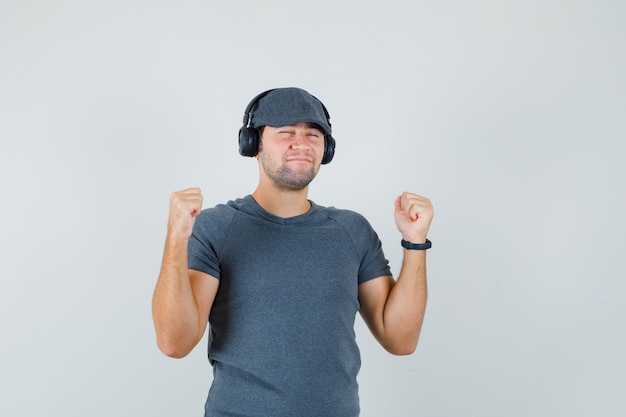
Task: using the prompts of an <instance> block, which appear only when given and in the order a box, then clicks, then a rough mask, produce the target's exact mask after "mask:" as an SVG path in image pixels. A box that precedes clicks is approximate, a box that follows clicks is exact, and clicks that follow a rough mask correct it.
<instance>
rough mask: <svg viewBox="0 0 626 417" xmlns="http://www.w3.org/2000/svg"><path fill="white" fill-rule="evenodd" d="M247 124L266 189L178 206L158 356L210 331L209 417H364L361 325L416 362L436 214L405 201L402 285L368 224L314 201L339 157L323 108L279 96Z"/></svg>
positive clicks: (291, 91) (164, 270)
mask: <svg viewBox="0 0 626 417" xmlns="http://www.w3.org/2000/svg"><path fill="white" fill-rule="evenodd" d="M245 113H246V114H245V116H244V126H243V127H242V128H241V130H240V137H239V141H240V153H241V154H242V155H246V156H255V157H256V159H257V160H258V163H259V183H258V186H257V188H256V190H255V191H254V192H253V193H252V194H251V195H248V196H246V197H243V198H240V199H237V200H234V201H230V202H228V203H227V204H223V205H218V206H216V207H213V208H210V209H205V210H202V209H201V208H202V194H201V192H200V190H199V189H198V188H190V189H186V190H182V191H178V192H175V193H173V194H172V195H171V198H170V215H169V220H168V229H167V237H166V245H165V250H164V255H163V263H162V267H161V272H160V274H159V279H158V282H157V284H156V289H155V292H154V298H153V306H152V307H153V318H154V324H155V328H156V335H157V344H158V346H159V348H160V349H161V350H162V351H163V352H164V353H165V354H166V355H168V356H171V357H177V358H180V357H183V356H185V355H187V354H188V353H189V352H190V351H191V350H192V349H193V348H194V346H196V344H197V343H198V342H199V341H200V339H201V338H202V336H203V334H204V332H205V329H206V325H207V321H208V322H209V323H210V326H209V352H208V356H209V361H210V362H211V364H212V366H213V374H214V378H213V383H212V386H211V389H210V391H209V395H208V399H207V402H206V406H205V413H206V414H205V416H207V417H208V416H255V417H269V416H271V417H281V416H285V417H287V416H288V417H296V416H297V417H306V416H315V417H320V416H324V417H352V416H358V415H359V398H358V386H357V381H356V377H357V373H358V371H359V368H360V356H359V350H358V347H357V345H356V342H355V334H354V320H355V316H356V313H357V311H358V312H360V314H361V316H362V317H363V319H364V321H365V322H366V323H367V325H368V327H369V329H370V330H371V332H372V334H373V335H374V337H375V338H376V339H377V340H378V342H379V343H380V344H381V345H382V346H383V347H384V348H385V349H386V350H388V351H389V352H391V353H393V354H397V355H406V354H411V353H412V352H413V351H414V350H415V348H416V345H417V342H418V338H419V334H420V330H421V327H422V321H423V318H424V311H425V307H426V295H427V290H426V249H428V248H429V247H430V241H429V240H428V239H426V236H427V233H428V229H429V227H430V222H431V220H432V217H433V208H432V205H431V203H430V201H429V200H428V199H427V198H424V197H421V196H418V195H416V194H412V193H408V192H404V193H402V194H401V195H400V196H398V197H397V199H396V200H395V222H396V225H397V227H398V230H399V231H400V234H401V235H402V246H404V247H405V249H404V260H403V264H402V269H401V272H400V274H399V277H398V279H397V281H396V280H394V278H393V277H392V276H391V273H390V269H389V266H388V262H387V260H386V259H385V256H384V254H383V252H382V249H381V243H380V241H379V239H378V237H377V235H376V233H375V232H374V230H373V229H372V228H371V226H370V225H369V223H368V222H367V221H366V220H365V219H364V218H363V217H362V216H361V215H359V214H357V213H355V212H352V211H348V210H339V209H335V208H327V207H322V206H319V205H317V204H315V203H314V202H312V201H310V200H308V198H307V196H308V186H309V183H310V182H311V181H312V180H313V178H315V175H316V174H317V172H318V170H319V168H320V165H321V164H324V163H328V162H330V160H332V157H333V155H334V150H335V140H334V139H333V137H332V136H331V133H332V132H331V124H330V121H329V116H328V112H327V110H326V108H325V107H324V105H323V104H322V103H321V102H320V101H319V100H317V99H316V98H315V97H313V96H311V95H310V94H309V93H308V92H306V91H304V90H301V89H298V88H279V89H275V90H269V91H266V92H264V93H261V94H259V95H258V96H257V97H255V98H254V99H253V100H252V101H251V102H250V104H249V105H248V107H247V108H246V111H245Z"/></svg>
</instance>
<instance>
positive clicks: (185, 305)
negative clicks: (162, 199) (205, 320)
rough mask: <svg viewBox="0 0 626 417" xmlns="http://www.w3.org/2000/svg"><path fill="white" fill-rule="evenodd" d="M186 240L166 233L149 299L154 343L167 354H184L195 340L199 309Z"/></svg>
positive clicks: (175, 355)
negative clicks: (156, 278)
mask: <svg viewBox="0 0 626 417" xmlns="http://www.w3.org/2000/svg"><path fill="white" fill-rule="evenodd" d="M187 247H188V245H187V240H186V239H175V238H172V237H170V236H169V235H168V237H167V239H166V244H165V250H164V253H163V261H162V264H161V271H160V273H159V278H158V281H157V284H156V287H155V290H154V295H153V299H152V317H153V320H154V326H155V330H156V335H157V345H158V346H159V348H160V349H161V350H162V351H163V352H164V353H165V354H167V355H168V356H174V357H181V356H185V355H186V354H187V353H189V351H191V349H192V348H193V347H194V346H195V344H196V343H197V341H198V339H199V337H201V336H200V335H198V333H199V331H200V330H199V329H200V326H199V321H198V320H199V319H198V308H197V305H196V302H195V299H194V295H193V291H192V287H191V282H190V279H189V270H188V263H187Z"/></svg>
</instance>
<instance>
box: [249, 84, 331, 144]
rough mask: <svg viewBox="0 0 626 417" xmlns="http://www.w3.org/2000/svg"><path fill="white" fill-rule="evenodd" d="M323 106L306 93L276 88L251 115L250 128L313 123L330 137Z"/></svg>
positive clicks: (292, 88) (295, 89)
mask: <svg viewBox="0 0 626 417" xmlns="http://www.w3.org/2000/svg"><path fill="white" fill-rule="evenodd" d="M327 114H328V113H327V112H326V111H325V108H324V105H323V104H322V102H321V101H319V100H318V99H317V98H315V97H314V96H312V95H311V94H309V93H308V92H306V91H304V90H302V89H300V88H295V87H288V88H277V89H275V90H273V91H270V92H269V93H267V95H265V96H263V97H262V98H261V99H260V100H259V102H258V105H257V107H256V110H254V111H253V113H252V121H251V126H252V127H255V128H258V127H261V126H272V127H280V126H291V125H293V124H296V123H302V122H308V123H315V124H318V125H320V126H321V127H322V129H323V130H324V133H326V134H327V135H330V134H331V133H332V129H331V127H330V121H329V119H328V116H327Z"/></svg>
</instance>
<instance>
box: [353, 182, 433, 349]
mask: <svg viewBox="0 0 626 417" xmlns="http://www.w3.org/2000/svg"><path fill="white" fill-rule="evenodd" d="M394 216H395V221H396V225H397V227H398V230H399V231H400V233H401V234H402V239H404V240H406V241H408V242H410V243H416V244H419V243H425V242H426V235H427V234H428V229H429V227H430V222H431V221H432V218H433V207H432V204H431V202H430V200H428V199H427V198H425V197H421V196H419V195H417V194H411V193H407V192H405V193H403V194H402V195H401V196H399V197H398V198H397V199H396V202H395V214H394ZM427 295H428V291H427V285H426V251H425V250H411V249H404V260H403V262H402V269H401V271H400V274H399V276H398V280H397V281H394V279H393V277H391V276H384V277H379V278H377V279H373V280H370V281H368V282H366V283H364V284H361V285H360V286H359V301H360V303H361V310H360V313H361V316H362V317H363V319H364V321H365V323H366V324H367V326H368V327H369V329H370V330H371V332H372V334H373V335H374V337H375V338H376V339H377V340H378V342H379V343H380V344H381V345H382V346H383V347H384V348H385V349H386V350H387V351H389V352H390V353H393V354H396V355H408V354H411V353H413V352H414V351H415V349H416V347H417V342H418V340H419V335H420V332H421V330H422V322H423V321H424V313H425V311H426V299H427Z"/></svg>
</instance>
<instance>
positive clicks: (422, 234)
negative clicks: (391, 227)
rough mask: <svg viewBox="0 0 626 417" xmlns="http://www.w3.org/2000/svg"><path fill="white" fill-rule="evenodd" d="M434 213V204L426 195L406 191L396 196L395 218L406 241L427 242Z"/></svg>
mask: <svg viewBox="0 0 626 417" xmlns="http://www.w3.org/2000/svg"><path fill="white" fill-rule="evenodd" d="M433 215H434V210H433V205H432V203H431V202H430V200H429V199H428V198H426V197H422V196H420V195H417V194H413V193H409V192H406V191H405V192H403V193H402V195H399V196H398V198H396V207H395V213H394V218H395V221H396V226H397V227H398V230H399V231H400V233H401V234H402V239H404V240H406V241H409V242H411V243H425V242H426V235H427V234H428V229H429V228H430V222H431V221H432V219H433Z"/></svg>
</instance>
